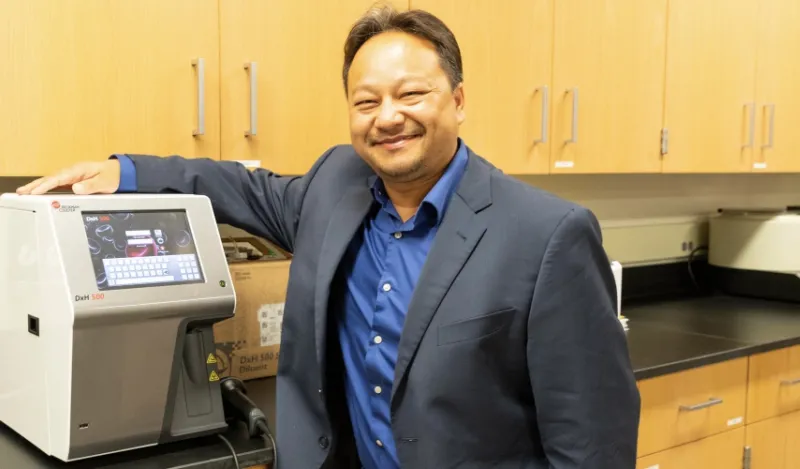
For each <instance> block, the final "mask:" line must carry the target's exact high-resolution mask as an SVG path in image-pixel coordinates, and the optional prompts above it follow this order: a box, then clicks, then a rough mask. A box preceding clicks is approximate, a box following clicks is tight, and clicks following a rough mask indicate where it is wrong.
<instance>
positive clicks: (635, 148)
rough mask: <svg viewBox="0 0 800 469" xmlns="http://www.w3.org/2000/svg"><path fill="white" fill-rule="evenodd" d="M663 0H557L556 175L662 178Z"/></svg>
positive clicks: (664, 45) (553, 163)
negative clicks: (658, 175) (656, 174)
mask: <svg viewBox="0 0 800 469" xmlns="http://www.w3.org/2000/svg"><path fill="white" fill-rule="evenodd" d="M666 27H667V1H666V0H593V1H591V2H587V1H584V0H558V1H556V11H555V39H554V51H555V52H554V54H553V56H554V59H553V143H552V145H553V152H552V161H551V172H555V173H562V172H565V173H634V172H635V173H654V172H661V144H660V141H661V129H662V123H663V121H662V119H663V117H664V115H663V100H664V58H665V54H666Z"/></svg>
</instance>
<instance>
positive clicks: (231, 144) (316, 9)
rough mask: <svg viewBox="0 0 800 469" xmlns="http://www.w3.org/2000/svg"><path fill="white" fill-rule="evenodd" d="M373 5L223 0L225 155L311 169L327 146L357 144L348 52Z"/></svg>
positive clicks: (288, 170) (289, 169)
mask: <svg viewBox="0 0 800 469" xmlns="http://www.w3.org/2000/svg"><path fill="white" fill-rule="evenodd" d="M372 4H373V2H372V1H371V0H346V1H338V2H319V1H316V0H292V1H266V0H237V1H222V2H220V40H221V58H220V63H221V67H222V68H221V93H222V110H221V112H222V119H221V122H222V124H221V125H222V151H221V155H222V156H221V157H222V159H225V160H246V161H248V163H252V164H254V165H260V166H262V167H265V168H268V169H270V170H273V171H276V172H278V173H282V174H303V173H305V172H306V171H307V170H309V169H310V168H311V165H312V164H313V163H314V162H315V161H316V160H317V158H319V157H320V156H321V155H322V153H323V152H324V151H325V150H327V149H328V148H330V147H331V146H333V145H337V144H341V143H349V142H350V131H349V120H348V107H347V101H346V97H345V93H344V85H343V83H342V78H341V77H342V60H343V54H342V51H343V49H344V41H345V39H346V37H347V33H348V32H349V30H350V27H351V26H352V24H353V23H354V22H355V21H356V20H357V19H358V17H359V16H361V15H362V14H363V13H364V12H366V11H367V10H368V9H369V7H370V6H371V5H372ZM394 5H395V7H396V8H398V9H401V10H402V9H406V8H407V5H408V1H407V0H405V1H400V0H397V1H395V2H394Z"/></svg>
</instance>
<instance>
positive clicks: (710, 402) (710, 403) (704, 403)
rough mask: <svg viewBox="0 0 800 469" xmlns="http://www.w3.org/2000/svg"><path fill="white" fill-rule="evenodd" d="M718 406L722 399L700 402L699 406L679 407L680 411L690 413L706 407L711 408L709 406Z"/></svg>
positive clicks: (714, 398)
mask: <svg viewBox="0 0 800 469" xmlns="http://www.w3.org/2000/svg"><path fill="white" fill-rule="evenodd" d="M718 404H722V399H719V398H716V397H712V398H711V399H709V400H707V401H706V402H701V403H700V404H694V405H682V406H680V410H682V411H687V412H691V411H693V410H700V409H705V408H707V407H711V406H714V405H718Z"/></svg>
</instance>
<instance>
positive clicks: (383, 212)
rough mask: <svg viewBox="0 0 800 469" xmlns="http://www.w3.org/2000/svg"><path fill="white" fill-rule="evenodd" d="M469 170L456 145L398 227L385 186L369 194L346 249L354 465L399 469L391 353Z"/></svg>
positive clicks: (345, 344)
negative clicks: (371, 202)
mask: <svg viewBox="0 0 800 469" xmlns="http://www.w3.org/2000/svg"><path fill="white" fill-rule="evenodd" d="M466 165H467V150H466V147H465V145H464V144H463V142H462V141H461V140H459V142H458V150H457V151H456V154H455V157H454V158H453V160H452V161H451V163H450V165H449V166H448V167H447V169H446V170H445V173H444V174H443V176H442V177H441V179H439V181H438V182H437V183H436V185H435V186H434V187H433V188H432V189H431V191H430V192H429V193H428V195H427V196H426V197H425V198H424V200H423V201H422V204H421V205H420V208H419V209H418V211H417V213H416V215H414V216H413V217H412V218H410V219H409V220H408V221H406V222H405V223H404V222H402V221H401V219H400V216H399V215H398V214H397V211H396V210H395V208H394V206H393V205H392V202H391V200H389V198H388V197H387V196H386V192H385V190H384V188H383V184H382V183H381V181H380V179H376V182H375V184H374V185H373V186H372V194H373V197H374V198H375V200H376V204H377V206H378V209H377V210H373V211H371V212H370V215H369V216H368V217H367V218H366V219H365V220H364V223H363V225H362V228H361V230H360V233H359V235H358V236H355V237H354V239H353V241H352V242H351V244H350V246H349V248H348V253H347V255H346V258H347V259H352V264H350V265H348V266H347V267H348V269H347V277H346V282H347V288H346V290H345V292H344V295H345V299H344V310H343V311H340V312H338V314H339V315H340V320H339V342H340V344H341V348H342V355H343V358H344V364H345V368H346V370H347V373H346V375H347V377H346V380H345V396H346V399H347V406H348V409H349V411H350V419H351V421H352V424H353V431H354V434H355V440H356V446H357V448H358V454H359V459H360V460H361V464H362V466H363V467H364V468H365V469H391V468H399V467H400V462H399V460H398V458H397V452H396V448H395V444H394V440H393V437H392V429H391V416H390V410H389V400H390V397H391V393H392V382H393V380H394V368H395V364H396V363H397V348H398V345H399V343H400V335H401V333H402V330H403V323H404V322H405V318H406V311H407V310H408V305H409V303H410V301H411V296H412V294H413V293H414V287H415V286H416V283H417V279H418V278H419V275H420V272H421V271H422V266H423V264H424V263H425V259H426V257H427V255H428V250H429V249H430V247H431V244H432V243H433V240H434V237H435V236H436V232H437V229H438V227H439V224H440V223H441V221H442V218H443V217H444V213H445V210H446V209H447V205H448V202H449V200H450V197H451V196H452V194H453V193H454V191H455V189H456V187H457V186H458V182H459V181H460V179H461V176H462V175H463V173H464V169H465V168H466Z"/></svg>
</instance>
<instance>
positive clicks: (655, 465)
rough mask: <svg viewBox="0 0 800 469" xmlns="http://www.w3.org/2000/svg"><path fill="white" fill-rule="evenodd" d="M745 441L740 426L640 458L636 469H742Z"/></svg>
mask: <svg viewBox="0 0 800 469" xmlns="http://www.w3.org/2000/svg"><path fill="white" fill-rule="evenodd" d="M744 438H745V429H744V427H739V428H737V429H735V430H729V431H727V432H725V433H720V434H717V435H714V436H711V437H708V438H704V439H702V440H697V441H695V442H692V443H687V444H685V445H681V446H676V447H674V448H670V449H668V450H665V451H661V452H660V453H655V454H651V455H649V456H644V457H642V458H639V459H637V461H636V469H712V468H713V469H741V468H742V446H743V444H744ZM753 469H756V467H755V466H753Z"/></svg>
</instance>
